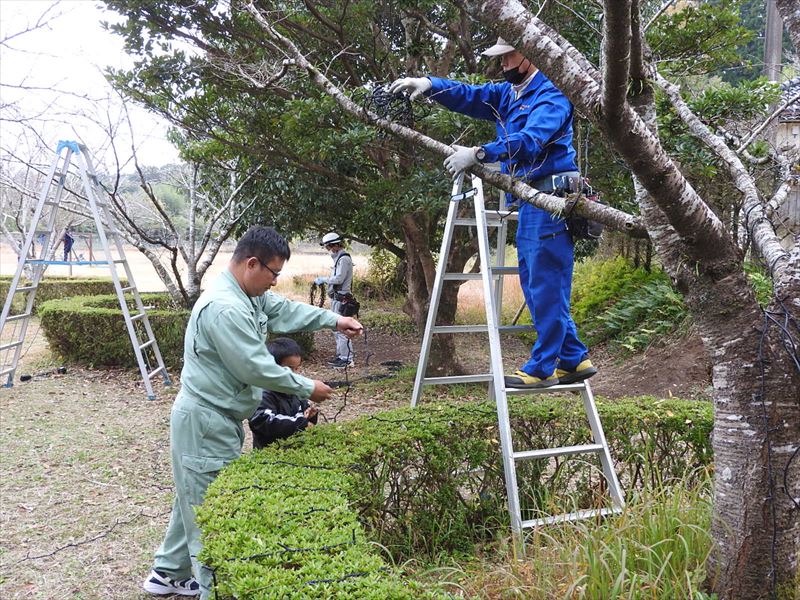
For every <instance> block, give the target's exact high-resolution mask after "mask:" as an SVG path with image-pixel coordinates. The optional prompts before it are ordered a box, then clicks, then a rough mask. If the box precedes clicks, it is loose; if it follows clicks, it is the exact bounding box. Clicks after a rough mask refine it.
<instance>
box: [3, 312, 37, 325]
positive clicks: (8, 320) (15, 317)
mask: <svg viewBox="0 0 800 600" xmlns="http://www.w3.org/2000/svg"><path fill="white" fill-rule="evenodd" d="M30 316H31V313H20V314H18V315H11V316H9V317H6V323H11V322H12V321H19V320H21V319H27V318H28V317H30Z"/></svg>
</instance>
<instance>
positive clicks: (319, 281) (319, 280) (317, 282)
mask: <svg viewBox="0 0 800 600" xmlns="http://www.w3.org/2000/svg"><path fill="white" fill-rule="evenodd" d="M325 279H326V278H325V277H317V278H316V279H315V280H314V285H322V284H323V283H325Z"/></svg>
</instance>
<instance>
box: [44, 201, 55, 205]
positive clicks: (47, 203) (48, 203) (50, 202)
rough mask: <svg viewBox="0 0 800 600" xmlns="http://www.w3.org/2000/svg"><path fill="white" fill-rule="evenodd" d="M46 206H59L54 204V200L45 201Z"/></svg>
mask: <svg viewBox="0 0 800 600" xmlns="http://www.w3.org/2000/svg"><path fill="white" fill-rule="evenodd" d="M44 204H45V205H47V206H58V202H53V201H52V200H45V201H44Z"/></svg>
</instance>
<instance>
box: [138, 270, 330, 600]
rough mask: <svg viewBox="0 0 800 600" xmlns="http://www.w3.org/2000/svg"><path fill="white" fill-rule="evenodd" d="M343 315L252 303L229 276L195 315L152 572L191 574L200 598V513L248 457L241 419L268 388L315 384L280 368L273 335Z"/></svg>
mask: <svg viewBox="0 0 800 600" xmlns="http://www.w3.org/2000/svg"><path fill="white" fill-rule="evenodd" d="M338 319H339V315H337V314H335V313H333V312H331V311H329V310H324V309H322V308H317V307H314V306H311V305H310V304H304V303H302V302H293V301H291V300H287V299H286V298H283V297H281V296H279V295H277V294H273V293H272V292H267V293H265V294H264V295H262V296H258V297H256V298H250V297H249V296H247V295H246V294H245V293H244V291H242V289H241V287H239V284H238V283H237V281H236V279H235V278H234V276H233V274H232V273H231V272H230V271H228V270H225V271H223V272H222V273H221V274H220V275H219V277H218V278H217V279H216V280H215V281H214V282H213V284H212V285H211V287H209V289H207V290H206V291H204V292H203V293H202V294H201V295H200V298H198V300H197V302H196V303H195V305H194V307H193V309H192V315H191V317H190V318H189V324H188V325H187V327H186V337H185V339H184V349H183V360H184V365H183V371H182V372H181V391H180V392H179V393H178V397H177V398H176V399H175V404H174V405H173V407H172V414H171V416H170V450H171V454H172V474H173V477H174V478H175V501H174V503H173V506H172V516H171V517H170V520H169V526H168V527H167V533H166V535H165V536H164V541H163V542H162V544H161V547H160V548H159V549H158V551H157V552H156V556H155V561H154V563H153V568H154V569H156V570H158V571H161V572H163V573H166V574H167V575H168V576H169V577H171V578H172V579H179V580H180V579H188V578H189V577H191V576H192V575H194V577H195V578H196V579H197V581H198V582H199V583H200V590H201V599H202V600H206V599H207V598H208V597H209V594H210V585H211V572H210V571H209V570H208V569H206V568H204V567H203V565H202V564H201V563H200V562H199V561H198V560H197V555H198V553H199V552H200V548H201V544H200V530H199V529H198V527H197V523H196V522H195V514H194V508H195V507H196V506H198V505H200V504H201V503H202V502H203V497H204V496H205V493H206V489H208V486H209V485H210V484H211V482H212V481H213V480H214V479H215V478H216V477H217V474H218V473H219V471H220V469H222V468H223V467H224V466H225V465H227V464H228V463H230V462H231V461H233V460H236V459H237V458H238V457H239V455H240V454H241V451H242V443H243V442H244V430H243V428H242V420H243V419H246V418H248V417H250V416H251V415H252V414H253V411H254V410H255V409H256V407H258V405H259V402H260V401H261V388H266V389H270V390H275V391H278V392H284V393H289V394H297V395H299V396H301V397H304V398H307V397H309V396H310V395H311V393H312V392H313V391H314V382H313V381H312V380H311V379H308V378H307V377H303V376H302V375H299V374H297V373H294V372H293V371H292V370H291V369H288V368H286V367H281V366H280V365H278V364H277V363H276V362H275V359H274V358H273V356H272V355H271V354H270V353H269V352H268V351H267V347H266V344H265V341H266V339H265V338H266V336H267V334H268V332H269V333H291V332H293V331H314V330H317V329H322V328H325V327H327V328H330V329H333V328H335V327H336V322H337V320H338Z"/></svg>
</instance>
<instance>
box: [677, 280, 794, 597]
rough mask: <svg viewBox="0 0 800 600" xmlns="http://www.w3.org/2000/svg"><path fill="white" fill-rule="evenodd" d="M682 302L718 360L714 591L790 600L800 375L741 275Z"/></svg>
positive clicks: (776, 328) (691, 294)
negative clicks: (685, 303)
mask: <svg viewBox="0 0 800 600" xmlns="http://www.w3.org/2000/svg"><path fill="white" fill-rule="evenodd" d="M794 293H795V296H794V297H795V298H797V297H798V296H800V290H798V289H795V291H794ZM687 300H688V301H689V304H690V306H691V307H692V312H693V314H694V316H695V319H696V320H697V323H698V325H699V329H700V333H701V335H702V337H703V341H704V342H705V344H706V347H707V348H709V350H710V351H711V355H712V357H713V360H714V367H713V377H712V379H713V384H714V408H715V426H714V438H713V448H714V464H715V480H714V516H713V523H712V533H713V537H714V540H715V549H714V552H713V553H712V559H711V565H710V566H711V568H710V569H709V576H710V577H711V578H712V581H714V585H713V589H714V591H716V592H717V593H718V594H719V597H720V598H726V599H734V598H742V599H744V598H748V599H749V598H769V597H777V598H790V597H792V595H791V594H790V593H789V590H790V589H793V586H794V584H795V583H796V580H795V573H796V571H797V559H798V557H797V551H798V542H799V541H800V525H799V524H798V515H800V511H798V505H797V504H795V502H800V490H798V486H800V461H798V460H797V457H796V456H795V460H794V461H792V460H791V459H792V456H793V454H794V453H796V452H797V448H798V445H797V444H798V440H800V397H798V390H800V375H798V371H797V369H796V366H795V365H794V364H792V358H791V356H790V355H789V353H788V352H787V349H786V348H785V347H784V343H785V339H782V338H781V330H780V329H779V326H778V324H776V323H772V324H769V320H767V319H765V315H764V314H763V313H762V311H761V310H760V309H759V307H758V305H757V304H756V302H755V298H754V296H753V292H752V290H751V289H750V286H749V285H748V283H747V281H746V279H745V277H744V276H743V275H740V274H736V275H732V276H730V277H727V278H726V279H724V280H722V281H720V282H717V283H716V284H715V285H714V286H708V285H704V286H695V288H694V290H693V291H689V292H688V293H687ZM775 309H780V307H779V306H778V305H777V303H775V304H773V306H771V307H770V309H769V311H768V312H767V313H766V315H767V316H769V314H770V312H772V311H774V310H775ZM795 309H796V307H795ZM781 312H782V311H781ZM796 312H797V311H796V310H795V313H796ZM794 318H795V332H796V323H797V320H796V319H797V315H796V314H795V316H794ZM782 319H783V316H781V317H779V320H782ZM788 326H789V327H791V324H790V323H789V324H788ZM795 352H796V351H795ZM796 359H797V355H796V354H795V356H794V360H796ZM793 497H794V498H795V500H794V501H793V500H792V498H793ZM765 577H766V578H767V580H766V581H765ZM772 590H776V595H775V596H772V594H771V591H772ZM780 590H783V592H784V593H781V592H780Z"/></svg>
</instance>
